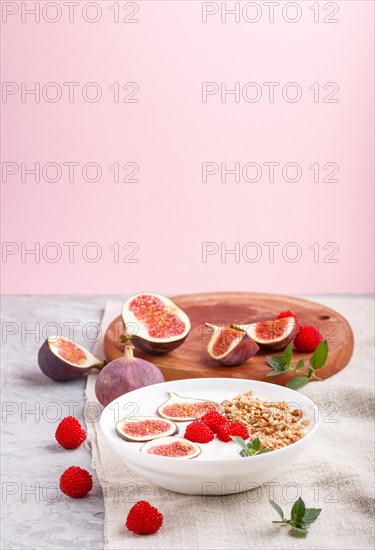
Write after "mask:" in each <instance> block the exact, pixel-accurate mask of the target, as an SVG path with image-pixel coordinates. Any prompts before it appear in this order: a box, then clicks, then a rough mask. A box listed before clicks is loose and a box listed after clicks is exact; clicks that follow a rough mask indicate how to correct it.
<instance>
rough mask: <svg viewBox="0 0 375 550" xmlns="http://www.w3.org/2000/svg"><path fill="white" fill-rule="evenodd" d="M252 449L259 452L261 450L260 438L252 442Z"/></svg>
mask: <svg viewBox="0 0 375 550" xmlns="http://www.w3.org/2000/svg"><path fill="white" fill-rule="evenodd" d="M249 447H250V445H249ZM251 448H252V449H253V451H259V449H260V440H259V437H257V438H256V439H254V441H252V442H251Z"/></svg>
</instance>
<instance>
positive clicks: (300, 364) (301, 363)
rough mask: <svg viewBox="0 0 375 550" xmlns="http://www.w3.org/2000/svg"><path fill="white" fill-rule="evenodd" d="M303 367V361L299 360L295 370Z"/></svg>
mask: <svg viewBox="0 0 375 550" xmlns="http://www.w3.org/2000/svg"><path fill="white" fill-rule="evenodd" d="M304 366H305V361H304V360H303V359H300V360H299V361H298V363H297V365H296V367H295V370H300V369H302V367H304Z"/></svg>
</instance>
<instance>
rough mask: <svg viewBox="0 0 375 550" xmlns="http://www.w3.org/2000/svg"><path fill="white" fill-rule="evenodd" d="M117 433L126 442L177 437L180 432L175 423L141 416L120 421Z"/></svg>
mask: <svg viewBox="0 0 375 550" xmlns="http://www.w3.org/2000/svg"><path fill="white" fill-rule="evenodd" d="M115 430H116V433H117V435H118V436H119V437H121V438H122V439H124V440H125V441H135V442H143V441H151V440H152V439H157V438H160V437H166V436H171V435H175V434H176V433H177V431H178V429H177V426H176V424H175V423H174V422H171V421H170V420H167V419H165V418H159V417H158V416H139V417H133V418H130V419H125V420H120V422H117V424H116V428H115Z"/></svg>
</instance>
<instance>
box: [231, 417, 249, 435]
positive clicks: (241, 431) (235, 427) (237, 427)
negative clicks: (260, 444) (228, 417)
mask: <svg viewBox="0 0 375 550" xmlns="http://www.w3.org/2000/svg"><path fill="white" fill-rule="evenodd" d="M229 426H230V430H229V431H230V435H238V437H242V439H249V437H250V434H249V430H248V429H247V428H246V426H245V424H244V423H243V422H240V421H239V420H233V422H229Z"/></svg>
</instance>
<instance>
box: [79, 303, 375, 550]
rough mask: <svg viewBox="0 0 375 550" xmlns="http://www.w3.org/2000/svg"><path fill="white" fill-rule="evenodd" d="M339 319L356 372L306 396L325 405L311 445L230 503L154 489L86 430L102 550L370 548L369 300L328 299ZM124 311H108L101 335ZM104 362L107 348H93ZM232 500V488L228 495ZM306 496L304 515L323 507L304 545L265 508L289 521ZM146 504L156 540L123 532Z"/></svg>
mask: <svg viewBox="0 0 375 550" xmlns="http://www.w3.org/2000/svg"><path fill="white" fill-rule="evenodd" d="M319 301H321V302H323V303H325V305H327V306H328V307H332V308H334V309H337V310H338V311H340V313H343V314H344V315H345V316H346V317H347V318H348V320H349V322H350V323H351V325H352V327H353V330H354V333H355V335H356V347H355V353H354V356H353V358H352V360H351V362H350V364H349V365H348V366H347V367H346V368H345V369H344V370H343V371H341V372H340V373H338V374H337V375H335V376H333V377H332V378H329V379H328V380H326V381H325V382H323V383H313V384H309V385H308V386H306V387H305V388H304V389H303V390H302V391H303V393H304V394H306V395H307V396H308V397H310V398H311V399H312V400H313V401H314V402H315V403H316V404H318V406H319V415H320V420H321V421H322V424H321V426H320V429H319V430H318V433H317V435H316V438H315V440H314V441H313V442H312V444H311V446H310V447H308V449H307V450H306V451H305V452H304V453H302V455H301V456H300V457H299V458H298V460H297V461H296V462H294V463H293V464H291V466H290V468H289V469H288V471H287V472H286V473H285V474H284V475H283V476H281V477H279V478H277V479H275V480H273V481H272V482H270V483H266V484H264V485H262V486H261V487H259V488H257V489H254V490H252V491H247V492H245V493H239V494H228V495H225V496H189V495H181V494H178V493H173V492H171V491H167V490H165V489H161V488H159V487H157V486H155V485H152V484H151V483H149V482H148V481H146V480H145V479H143V478H142V477H140V476H139V475H137V474H135V473H134V472H132V470H130V469H129V468H128V467H127V466H126V465H125V464H124V463H123V462H121V461H120V460H119V459H117V458H116V457H115V456H114V455H113V453H112V452H111V450H110V449H109V448H108V446H107V444H106V442H105V440H104V438H103V436H102V435H101V433H100V428H99V423H98V422H90V421H88V422H87V430H88V438H89V441H90V444H91V447H92V465H93V467H94V468H95V470H96V472H97V475H98V479H99V482H100V485H101V488H102V492H103V497H104V503H105V525H104V541H105V549H106V550H123V549H124V550H125V549H135V550H141V549H151V548H152V549H155V550H168V549H174V550H175V549H180V550H185V549H190V548H193V549H197V550H200V549H202V550H203V549H204V550H211V549H212V550H221V549H222V550H224V549H232V548H233V549H236V550H241V549H245V548H246V549H253V548H254V549H255V548H264V549H269V548H272V549H276V550H277V549H280V550H281V549H285V548H288V549H299V548H301V549H302V548H303V549H331V548H335V549H336V548H337V549H343V550H344V549H348V550H349V549H350V550H352V549H353V548H356V549H368V548H371V549H372V548H373V547H374V526H373V502H374V500H373V497H374V489H373V488H374V476H373V471H374V468H373V449H374V442H373V411H374V401H373V376H374V375H373V368H374V367H373V337H372V335H373V331H372V330H371V328H372V327H373V302H372V300H371V299H369V298H330V299H328V298H327V297H325V298H323V297H320V300H319ZM119 311H120V304H117V303H108V304H107V306H106V308H105V312H104V316H103V320H102V334H103V335H104V333H105V330H106V328H107V326H108V325H109V323H110V322H111V321H112V319H113V318H115V317H116V316H117V315H118V314H119ZM94 353H95V355H96V356H99V357H103V348H102V340H100V341H99V342H97V345H96V347H95V349H94ZM95 380H96V374H90V375H89V377H88V379H87V387H86V400H87V402H88V403H97V401H96V397H95ZM227 490H228V492H229V491H230V488H227ZM298 496H302V498H303V499H304V501H305V503H306V506H307V507H314V508H322V512H321V514H320V516H319V518H318V519H317V520H316V522H315V523H314V524H313V525H312V526H311V528H310V530H309V533H308V535H307V537H306V538H295V537H292V536H290V535H289V534H288V527H287V526H279V525H277V524H276V525H275V524H273V523H272V520H277V519H279V518H278V517H277V514H276V512H275V511H274V510H273V508H272V507H271V506H270V504H269V500H270V499H272V500H275V501H276V502H277V503H279V504H280V505H281V507H282V508H283V509H284V511H285V513H286V516H287V517H290V515H288V514H289V512H290V509H291V506H292V503H293V502H294V501H295V500H296V499H297V498H298ZM143 499H144V500H148V501H150V502H151V504H152V505H154V506H156V507H157V508H158V509H159V511H161V512H162V514H163V516H164V523H163V526H162V528H161V529H160V530H159V531H158V532H157V533H156V534H155V535H152V536H148V537H147V536H146V537H144V536H143V537H142V536H138V535H135V534H133V533H130V532H129V531H127V529H126V528H125V519H126V516H127V513H128V511H129V509H130V508H131V506H132V505H133V504H134V503H135V502H137V501H138V500H143Z"/></svg>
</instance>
